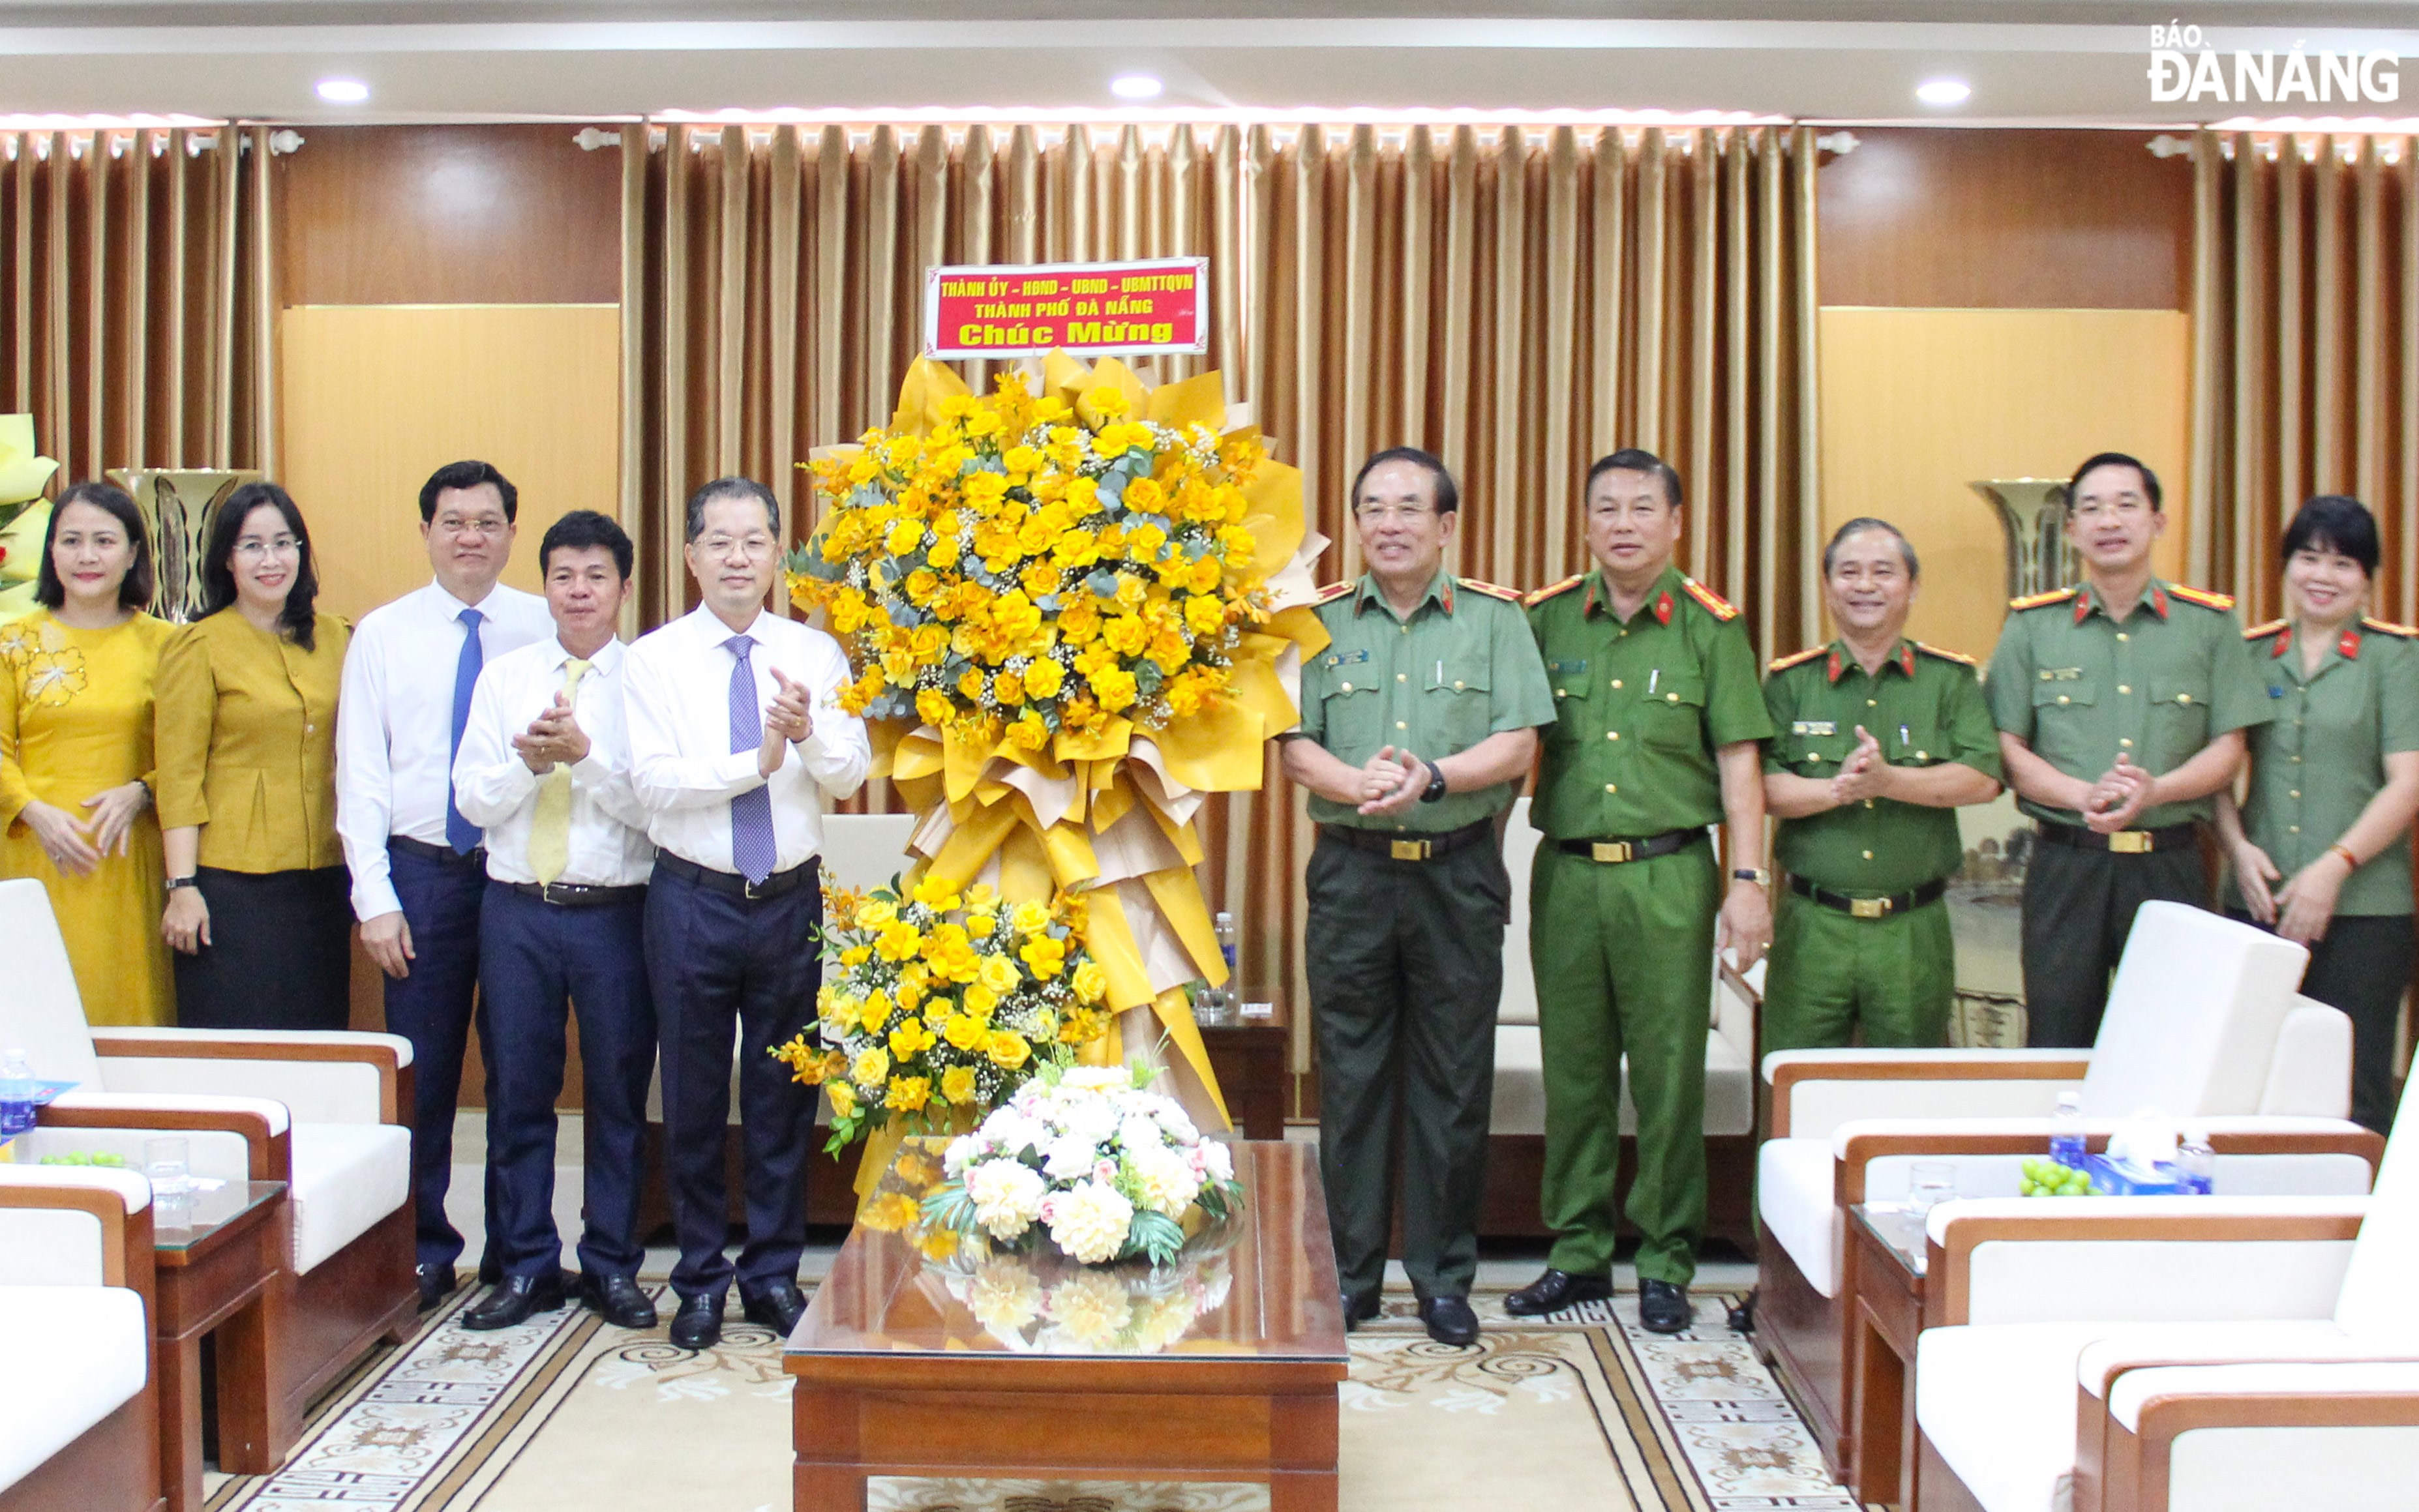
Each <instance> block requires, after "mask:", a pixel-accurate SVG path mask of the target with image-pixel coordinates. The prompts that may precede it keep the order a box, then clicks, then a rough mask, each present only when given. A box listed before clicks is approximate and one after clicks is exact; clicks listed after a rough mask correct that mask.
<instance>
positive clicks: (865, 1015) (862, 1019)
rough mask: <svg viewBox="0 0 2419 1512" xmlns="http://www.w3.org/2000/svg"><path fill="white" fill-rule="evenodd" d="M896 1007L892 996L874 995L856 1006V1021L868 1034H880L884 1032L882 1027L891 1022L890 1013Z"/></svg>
mask: <svg viewBox="0 0 2419 1512" xmlns="http://www.w3.org/2000/svg"><path fill="white" fill-rule="evenodd" d="M895 1006H896V1005H895V1004H894V1003H892V1002H891V1000H890V994H888V993H886V992H876V993H873V994H871V995H870V996H869V997H867V998H866V999H865V1000H863V1001H862V1002H860V1003H858V1004H857V1005H856V1021H857V1023H858V1024H860V1025H862V1026H863V1027H864V1028H865V1030H866V1031H867V1032H868V1033H871V1034H879V1033H881V1032H882V1026H883V1025H885V1024H886V1023H888V1022H890V1012H891V1009H892V1008H893V1007H895Z"/></svg>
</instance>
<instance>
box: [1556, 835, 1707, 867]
mask: <svg viewBox="0 0 2419 1512" xmlns="http://www.w3.org/2000/svg"><path fill="white" fill-rule="evenodd" d="M1704 838H1705V832H1704V831H1703V830H1666V831H1665V832H1662V833H1661V834H1649V835H1633V836H1629V837H1627V838H1622V839H1615V838H1610V837H1608V838H1606V839H1602V840H1558V841H1556V842H1555V843H1554V845H1555V848H1556V849H1558V850H1560V851H1562V852H1563V853H1564V855H1568V856H1585V857H1586V858H1587V859H1588V860H1590V861H1594V862H1601V863H1604V864H1606V865H1608V866H1620V865H1624V864H1626V863H1629V862H1633V861H1652V860H1654V859H1655V858H1656V857H1657V856H1668V855H1671V854H1672V852H1674V851H1677V850H1685V849H1687V848H1688V847H1690V846H1692V845H1694V844H1696V843H1697V842H1698V841H1700V840H1703V839H1704Z"/></svg>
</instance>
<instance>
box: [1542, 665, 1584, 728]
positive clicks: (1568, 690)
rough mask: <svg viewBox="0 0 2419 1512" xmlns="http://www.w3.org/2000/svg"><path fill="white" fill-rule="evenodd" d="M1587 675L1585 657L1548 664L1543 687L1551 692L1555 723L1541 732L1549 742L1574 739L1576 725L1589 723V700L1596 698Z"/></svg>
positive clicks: (1577, 726)
mask: <svg viewBox="0 0 2419 1512" xmlns="http://www.w3.org/2000/svg"><path fill="white" fill-rule="evenodd" d="M1589 676H1590V674H1589V672H1588V661H1587V658H1585V657H1573V658H1566V659H1564V660H1560V661H1556V660H1552V659H1548V661H1547V663H1546V685H1547V686H1548V687H1549V688H1551V689H1553V690H1554V723H1553V724H1551V725H1547V726H1546V727H1545V729H1544V730H1543V731H1542V732H1541V733H1542V734H1543V735H1544V736H1545V738H1546V740H1547V741H1548V743H1552V742H1555V741H1568V740H1572V739H1574V738H1575V737H1576V731H1577V730H1578V728H1579V725H1584V724H1586V723H1587V722H1588V719H1589V714H1588V709H1589V707H1590V705H1589V700H1590V699H1591V698H1592V697H1594V695H1595V684H1593V683H1592V682H1590V681H1589Z"/></svg>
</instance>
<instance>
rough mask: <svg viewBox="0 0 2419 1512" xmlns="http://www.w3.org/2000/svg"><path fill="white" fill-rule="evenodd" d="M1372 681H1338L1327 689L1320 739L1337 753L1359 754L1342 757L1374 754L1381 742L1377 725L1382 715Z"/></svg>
mask: <svg viewBox="0 0 2419 1512" xmlns="http://www.w3.org/2000/svg"><path fill="white" fill-rule="evenodd" d="M1378 705H1379V697H1378V685H1377V683H1376V682H1375V681H1369V682H1361V681H1357V680H1356V681H1349V682H1339V683H1337V684H1336V685H1335V686H1334V687H1333V688H1330V689H1329V690H1328V691H1327V701H1326V706H1325V710H1324V717H1325V719H1326V723H1327V739H1326V740H1325V741H1323V742H1321V743H1323V744H1324V745H1325V746H1326V747H1327V748H1328V749H1329V750H1331V751H1334V752H1336V753H1338V754H1343V753H1347V752H1352V751H1360V752H1362V753H1363V755H1362V756H1346V757H1345V759H1347V760H1352V761H1357V760H1360V759H1363V758H1364V757H1365V756H1368V755H1373V754H1375V753H1376V751H1377V749H1378V747H1379V745H1381V744H1383V743H1384V742H1383V741H1379V739H1378V726H1379V723H1380V722H1381V721H1382V720H1383V718H1384V710H1380V709H1379V707H1378Z"/></svg>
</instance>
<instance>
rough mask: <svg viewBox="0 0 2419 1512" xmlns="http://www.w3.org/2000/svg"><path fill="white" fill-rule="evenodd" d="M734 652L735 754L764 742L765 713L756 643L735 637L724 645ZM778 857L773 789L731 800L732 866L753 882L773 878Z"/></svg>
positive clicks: (732, 749) (758, 746) (744, 794)
mask: <svg viewBox="0 0 2419 1512" xmlns="http://www.w3.org/2000/svg"><path fill="white" fill-rule="evenodd" d="M722 648H723V649H725V650H727V651H729V652H730V653H731V751H732V755H733V756H736V755H738V754H739V753H740V752H742V751H753V750H756V749H758V748H760V747H762V746H763V743H764V714H763V710H760V709H758V708H757V707H756V671H755V668H753V667H751V666H749V665H748V664H747V653H748V652H749V651H751V650H754V649H756V642H755V640H754V639H753V638H752V637H750V636H747V635H733V636H732V637H731V638H730V639H729V640H727V641H724V642H723V643H722ZM777 854H778V850H777V848H776V846H775V844H774V840H773V790H772V788H770V787H758V788H755V789H753V790H752V791H749V792H745V793H742V794H740V795H739V796H738V797H737V798H734V799H732V801H731V864H732V867H733V868H734V869H735V870H736V871H737V872H738V873H739V875H740V876H742V877H745V878H747V880H748V881H750V882H761V881H763V879H764V878H767V877H770V876H772V875H773V862H774V858H775V856H776V855H777Z"/></svg>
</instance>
